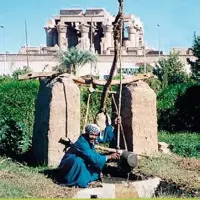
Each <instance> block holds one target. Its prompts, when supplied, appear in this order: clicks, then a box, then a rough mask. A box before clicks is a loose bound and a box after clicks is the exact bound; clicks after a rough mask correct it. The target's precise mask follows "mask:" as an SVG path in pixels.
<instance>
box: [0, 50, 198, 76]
mask: <svg viewBox="0 0 200 200" xmlns="http://www.w3.org/2000/svg"><path fill="white" fill-rule="evenodd" d="M167 56H168V55H165V56H162V57H167ZM179 58H180V60H181V61H182V62H183V63H184V64H185V67H186V70H187V71H188V70H189V65H188V64H187V60H186V58H191V59H192V60H195V57H194V56H187V55H185V56H184V55H183V56H179ZM112 61H113V56H112V55H102V56H101V55H99V56H98V63H97V64H96V66H95V65H93V71H96V72H99V74H100V75H106V74H108V73H109V71H110V67H111V64H112ZM156 61H158V56H154V55H149V56H147V57H146V62H147V63H149V64H152V65H153V64H155V62H156ZM139 63H144V56H122V64H123V67H124V68H126V67H130V68H133V67H134V66H135V65H138V64H139ZM4 64H5V62H4V55H3V54H0V75H3V74H12V72H13V71H14V70H16V69H18V68H22V67H23V66H27V56H26V55H23V54H8V55H7V56H6V66H5V65H4ZM29 65H30V68H31V69H32V71H33V72H42V71H45V72H51V71H52V68H53V67H55V66H57V65H59V61H58V59H57V58H56V57H55V56H54V55H30V56H29ZM90 68H91V65H85V66H84V67H83V68H82V69H81V70H80V74H79V75H81V76H84V75H86V74H88V73H90Z"/></svg>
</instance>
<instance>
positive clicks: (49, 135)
mask: <svg viewBox="0 0 200 200" xmlns="http://www.w3.org/2000/svg"><path fill="white" fill-rule="evenodd" d="M35 110H36V111H35V123H34V131H33V153H34V156H35V158H36V160H37V162H39V163H45V164H47V165H48V166H53V167H57V166H58V164H59V162H60V160H61V158H62V156H63V155H64V152H63V150H64V146H63V145H62V144H60V143H59V140H60V138H61V137H68V138H69V139H70V140H71V141H72V142H74V141H75V140H76V139H77V138H78V136H79V135H80V91H79V88H78V86H77V85H76V84H75V83H74V82H73V80H72V78H71V77H70V75H68V76H66V77H62V78H61V77H56V78H54V79H52V80H51V81H50V82H49V79H43V80H40V89H39V92H38V96H37V101H36V109H35Z"/></svg>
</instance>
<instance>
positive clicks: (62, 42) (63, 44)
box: [57, 24, 68, 51]
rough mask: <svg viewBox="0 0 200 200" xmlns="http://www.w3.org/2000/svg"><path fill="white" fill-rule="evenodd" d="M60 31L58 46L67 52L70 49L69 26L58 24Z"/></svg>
mask: <svg viewBox="0 0 200 200" xmlns="http://www.w3.org/2000/svg"><path fill="white" fill-rule="evenodd" d="M57 31H58V46H59V47H60V50H61V51H66V50H67V48H68V44H67V25H65V24H58V25H57Z"/></svg>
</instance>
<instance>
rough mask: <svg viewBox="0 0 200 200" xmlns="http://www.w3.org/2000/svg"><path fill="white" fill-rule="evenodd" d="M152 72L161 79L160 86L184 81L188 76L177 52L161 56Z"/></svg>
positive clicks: (163, 86)
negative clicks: (165, 56)
mask: <svg viewBox="0 0 200 200" xmlns="http://www.w3.org/2000/svg"><path fill="white" fill-rule="evenodd" d="M153 74H154V75H156V76H157V77H158V79H159V80H160V81H161V87H162V88H165V87H167V86H168V85H170V84H176V83H182V82H185V81H186V80H187V78H188V76H187V74H186V72H185V71H184V65H183V63H182V62H181V61H180V59H179V53H175V52H171V53H170V55H169V57H167V58H161V59H160V60H159V61H158V62H157V63H156V66H155V68H154V69H153Z"/></svg>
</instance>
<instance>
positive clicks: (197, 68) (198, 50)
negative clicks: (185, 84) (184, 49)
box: [187, 33, 200, 81]
mask: <svg viewBox="0 0 200 200" xmlns="http://www.w3.org/2000/svg"><path fill="white" fill-rule="evenodd" d="M190 50H191V51H192V53H193V55H194V56H195V57H196V58H197V60H196V61H191V60H190V59H189V58H188V59H187V61H188V63H189V64H190V65H191V71H192V78H193V79H194V80H197V81H199V80H200V36H197V35H196V33H194V41H193V46H192V48H190Z"/></svg>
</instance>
